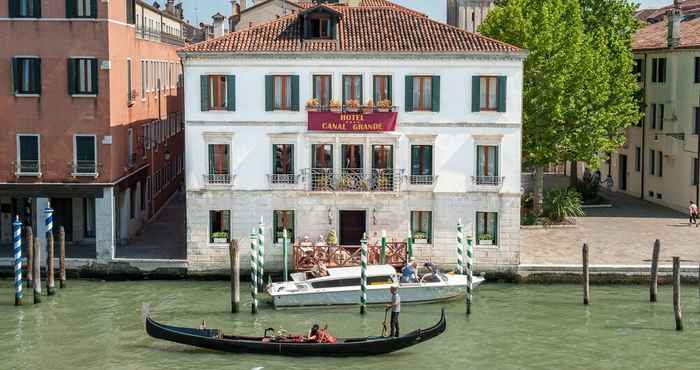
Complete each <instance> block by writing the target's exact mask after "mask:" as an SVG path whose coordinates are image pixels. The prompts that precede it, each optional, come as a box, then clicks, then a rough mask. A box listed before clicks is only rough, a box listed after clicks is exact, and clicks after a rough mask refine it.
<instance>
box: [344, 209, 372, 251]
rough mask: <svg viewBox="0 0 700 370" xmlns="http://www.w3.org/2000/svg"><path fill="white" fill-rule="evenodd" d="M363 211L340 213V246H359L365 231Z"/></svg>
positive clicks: (364, 213)
mask: <svg viewBox="0 0 700 370" xmlns="http://www.w3.org/2000/svg"><path fill="white" fill-rule="evenodd" d="M366 215H367V213H366V212H365V211H340V245H360V240H362V235H363V234H364V233H365V231H366V227H367V220H366Z"/></svg>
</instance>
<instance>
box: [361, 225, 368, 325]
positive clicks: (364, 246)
mask: <svg viewBox="0 0 700 370" xmlns="http://www.w3.org/2000/svg"><path fill="white" fill-rule="evenodd" d="M360 289H361V292H360V314H362V315H364V314H365V312H366V310H367V233H365V234H363V235H362V240H360Z"/></svg>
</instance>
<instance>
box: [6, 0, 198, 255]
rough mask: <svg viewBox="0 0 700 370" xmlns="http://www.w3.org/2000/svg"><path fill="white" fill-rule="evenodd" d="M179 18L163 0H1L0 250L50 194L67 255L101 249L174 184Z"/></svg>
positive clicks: (133, 228) (110, 247)
mask: <svg viewBox="0 0 700 370" xmlns="http://www.w3.org/2000/svg"><path fill="white" fill-rule="evenodd" d="M182 24H183V20H182V12H181V7H179V6H176V5H174V4H173V1H172V0H169V1H167V3H166V7H165V8H163V9H160V6H158V5H157V3H154V4H153V5H149V4H147V3H145V2H142V1H139V0H117V1H114V0H113V1H109V2H106V1H99V0H68V1H53V0H51V1H48V0H0V44H2V45H3V48H2V51H0V54H1V55H2V57H1V58H0V86H3V88H2V89H0V112H3V114H2V116H1V117H0V127H2V132H0V245H2V248H1V249H0V251H2V253H0V255H8V254H9V243H10V241H11V225H10V224H11V219H12V218H13V217H14V216H15V215H20V217H21V219H22V221H23V222H24V223H25V225H31V226H33V227H34V229H35V232H37V233H38V235H43V232H44V227H43V219H44V215H43V209H44V208H46V206H47V205H48V204H49V202H50V204H51V207H52V208H53V209H54V210H55V215H54V225H55V226H56V227H58V226H64V227H65V230H66V236H67V241H68V245H69V246H68V256H69V257H81V258H97V259H98V260H110V259H112V258H113V257H114V252H115V247H116V246H117V245H122V244H125V243H127V242H128V240H129V238H131V237H133V236H134V235H135V234H136V233H138V232H139V231H140V229H141V228H142V225H143V224H144V222H145V221H147V220H148V219H149V218H150V217H151V216H152V215H153V214H154V213H156V212H157V211H158V210H159V208H160V207H161V206H162V205H163V204H164V203H165V202H166V201H167V200H168V198H169V197H170V196H171V195H172V194H173V192H174V191H175V190H176V189H177V188H178V183H179V182H180V179H181V173H182V171H183V168H184V158H183V147H184V139H183V137H184V133H183V130H182V107H183V105H182V101H181V100H182V99H181V97H182V80H181V64H180V61H179V58H178V56H177V55H176V50H177V49H179V48H181V47H183V46H184V41H183V34H182Z"/></svg>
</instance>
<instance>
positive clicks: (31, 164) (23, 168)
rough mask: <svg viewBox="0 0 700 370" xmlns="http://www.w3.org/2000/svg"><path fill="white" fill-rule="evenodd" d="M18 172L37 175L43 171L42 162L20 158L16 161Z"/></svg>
mask: <svg viewBox="0 0 700 370" xmlns="http://www.w3.org/2000/svg"><path fill="white" fill-rule="evenodd" d="M15 164H16V171H17V174H20V175H37V174H39V173H41V164H40V163H39V161H30V160H19V161H17V162H15Z"/></svg>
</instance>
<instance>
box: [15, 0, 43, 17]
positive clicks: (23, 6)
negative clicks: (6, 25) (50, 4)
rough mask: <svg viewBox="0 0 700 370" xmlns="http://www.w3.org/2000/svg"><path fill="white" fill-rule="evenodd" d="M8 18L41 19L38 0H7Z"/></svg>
mask: <svg viewBox="0 0 700 370" xmlns="http://www.w3.org/2000/svg"><path fill="white" fill-rule="evenodd" d="M9 2H10V18H41V1H40V0H9Z"/></svg>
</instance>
